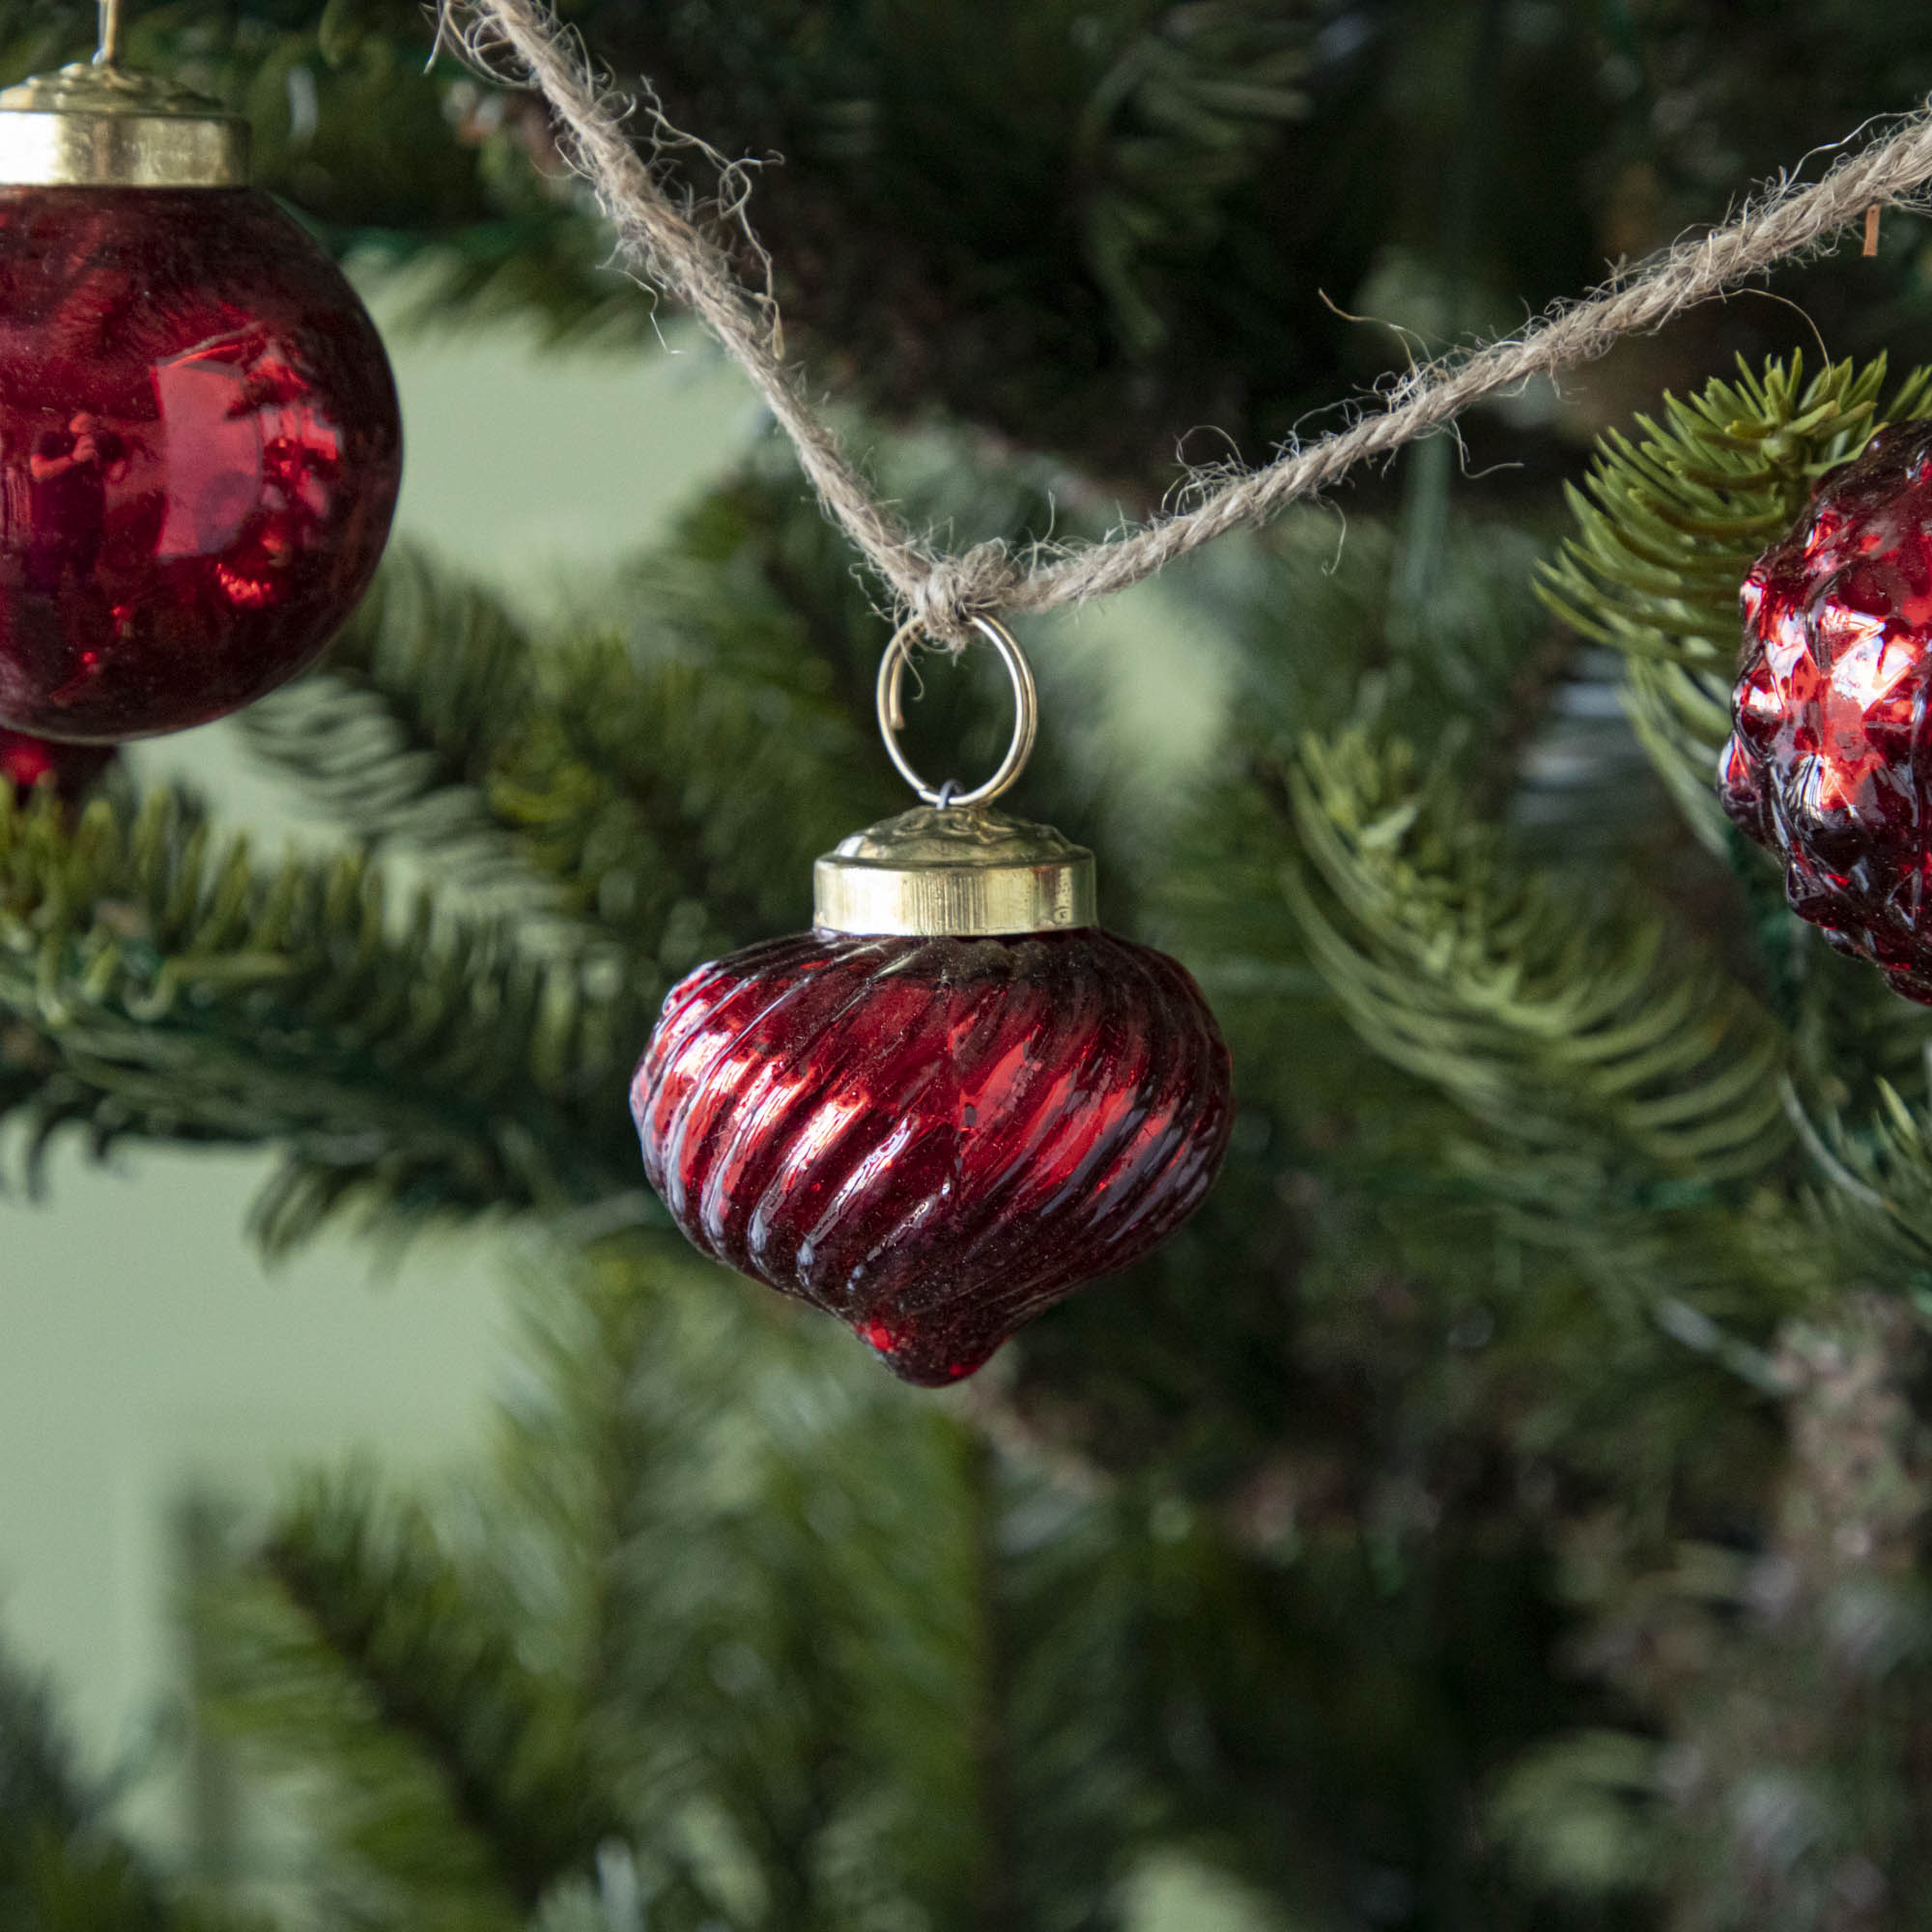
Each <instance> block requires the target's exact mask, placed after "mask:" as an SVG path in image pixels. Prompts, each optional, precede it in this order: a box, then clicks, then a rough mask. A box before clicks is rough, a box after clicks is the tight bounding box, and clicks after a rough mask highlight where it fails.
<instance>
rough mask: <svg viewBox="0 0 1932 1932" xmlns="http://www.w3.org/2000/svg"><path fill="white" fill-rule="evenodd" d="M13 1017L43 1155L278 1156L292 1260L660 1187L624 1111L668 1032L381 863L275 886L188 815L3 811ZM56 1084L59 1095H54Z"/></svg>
mask: <svg viewBox="0 0 1932 1932" xmlns="http://www.w3.org/2000/svg"><path fill="white" fill-rule="evenodd" d="M0 1009H4V1010H5V1011H6V1012H7V1013H8V1014H9V1015H10V1016H11V1019H12V1031H11V1032H10V1033H9V1034H8V1035H7V1036H6V1038H7V1040H8V1042H9V1044H8V1046H7V1049H6V1053H7V1060H8V1063H9V1064H10V1065H12V1066H13V1067H14V1069H16V1070H15V1071H14V1075H13V1077H12V1079H11V1080H10V1081H9V1082H8V1083H7V1092H8V1095H9V1097H12V1098H13V1099H14V1105H15V1110H16V1118H18V1119H19V1120H20V1121H21V1122H22V1123H23V1124H24V1126H25V1128H26V1130H27V1135H28V1141H29V1153H30V1172H34V1171H37V1167H38V1161H39V1158H40V1155H41V1154H42V1152H43V1150H44V1148H45V1146H46V1144H47V1142H48V1141H49V1139H50V1138H51V1137H52V1136H53V1135H54V1134H56V1133H57V1132H59V1131H60V1130H62V1129H63V1128H67V1127H75V1128H78V1129H81V1130H82V1131H84V1132H85V1133H86V1135H87V1137H88V1139H89V1141H90V1143H91V1145H92V1146H93V1148H94V1149H95V1151H97V1152H100V1151H105V1150H106V1149H108V1148H109V1147H111V1146H113V1145H114V1144H116V1143H117V1142H119V1141H122V1140H125V1139H128V1138H130V1137H134V1138H145V1139H163V1140H178V1141H221V1142H228V1143H231V1144H247V1143H256V1142H265V1143H269V1144H270V1145H276V1146H279V1147H280V1148H281V1149H282V1150H283V1152H284V1162H283V1166H282V1169H281V1172H280V1174H279V1176H278V1178H277V1179H276V1180H275V1181H274V1182H273V1184H272V1185H271V1187H270V1191H269V1193H268V1195H267V1196H266V1197H265V1198H264V1200H263V1202H262V1203H261V1204H260V1206H259V1208H258V1210H257V1216H256V1220H257V1228H258V1232H259V1233H260V1235H261V1236H262V1238H263V1239H264V1240H265V1242H266V1243H267V1244H268V1245H269V1246H270V1249H280V1248H284V1247H287V1246H288V1245H290V1244H291V1243H292V1242H294V1241H295V1240H297V1239H298V1238H300V1237H301V1236H303V1235H305V1234H306V1233H307V1232H309V1231H310V1230H311V1229H312V1228H313V1227H314V1226H315V1225H316V1224H317V1223H318V1222H319V1221H320V1220H322V1219H323V1218H324V1217H325V1216H326V1215H327V1214H328V1213H330V1212H331V1211H333V1210H335V1209H336V1208H340V1207H342V1206H344V1205H346V1204H348V1203H350V1202H352V1201H355V1202H359V1203H360V1204H361V1205H362V1206H363V1207H364V1208H365V1209H366V1210H367V1211H368V1212H369V1213H370V1214H371V1215H373V1216H380V1217H383V1218H386V1219H390V1220H393V1221H396V1222H398V1223H401V1224H409V1223H412V1222H415V1221H420V1220H421V1219H423V1218H425V1217H427V1216H431V1215H437V1214H464V1215H473V1214H477V1213H484V1212H491V1211H502V1210H506V1209H507V1210H510V1211H517V1210H520V1209H525V1208H532V1207H544V1208H551V1207H555V1206H558V1205H562V1204H566V1203H570V1202H583V1201H590V1200H596V1199H599V1198H602V1197H604V1196H607V1195H609V1194H611V1193H616V1192H620V1191H624V1190H626V1189H628V1188H630V1187H632V1186H633V1185H634V1179H633V1173H634V1170H633V1164H632V1163H633V1158H634V1156H633V1153H632V1151H631V1149H630V1146H629V1138H630V1137H629V1133H628V1127H627V1122H626V1121H625V1117H624V1107H623V1097H622V1096H623V1087H624V1081H625V1077H626V1074H627V1070H628V1063H629V1060H630V1057H631V1055H632V1053H633V1052H634V1051H635V1048H636V1043H637V1041H638V1040H639V1039H640V1038H641V1037H643V1034H644V1032H645V1031H646V1023H647V1014H646V1013H645V1012H643V1011H640V1010H639V1009H638V1007H637V1006H636V1004H635V1003H634V1002H633V1001H632V1000H631V998H630V997H629V995H628V992H627V991H626V990H625V989H624V988H622V987H618V988H616V989H614V990H613V991H609V992H602V993H600V992H597V991H596V990H594V989H593V988H592V986H591V985H590V984H589V983H588V981H587V980H586V979H585V977H584V975H583V974H582V973H581V972H578V971H576V970H575V969H572V968H570V967H568V966H554V965H553V966H545V965H541V964H536V963H532V962H531V961H529V960H528V959H527V958H526V957H525V956H524V955H522V954H521V953H520V952H518V950H517V948H516V947H515V945H514V943H513V941H512V936H511V934H510V933H509V931H508V930H507V929H506V928H505V927H503V926H502V925H500V924H496V923H473V922H461V921H457V920H451V919H445V918H443V917H441V916H440V914H439V912H438V910H437V907H436V904H435V901H434V898H433V897H432V896H431V895H429V894H428V893H424V894H422V895H418V897H417V899H416V901H415V904H414V906H413V908H412V912H411V916H410V918H409V921H408V923H407V924H403V923H392V922H391V921H390V919H389V918H388V915H387V911H386V900H385V895H384V882H383V879H382V875H381V874H380V873H379V872H377V871H375V870H373V869H372V868H371V867H369V866H368V864H367V863H366V862H365V861H364V860H362V859H360V858H358V857H356V856H355V855H345V856H342V857H339V858H336V859H334V860H331V861H327V862H316V861H304V860H301V859H297V858H291V859H289V860H286V861H285V862H284V863H283V864H282V865H281V866H280V867H278V868H276V869H275V870H274V871H272V872H263V871H258V870H256V869H255V868H254V867H253V866H252V865H251V864H250V861H249V856H248V852H247V848H246V844H245V841H241V840H238V841H236V842H234V843H233V844H231V845H229V846H227V847H226V848H223V849H220V850H216V849H214V848H213V840H212V838H211V837H210V835H209V833H208V832H207V830H206V828H205V827H204V826H202V825H200V824H198V823H196V822H195V820H194V818H193V816H192V814H190V813H185V812H184V811H183V810H180V809H179V807H178V805H177V803H176V801H175V800H174V799H173V798H172V797H171V795H169V794H167V793H165V792H162V793H156V794H154V795H151V796H150V797H149V798H148V799H147V800H146V801H145V803H144V804H143V805H142V806H141V807H140V808H139V810H138V811H131V810H128V809H125V808H122V807H119V806H117V805H115V804H112V803H110V802H108V801H105V800H101V801H97V802H96V803H95V804H94V805H93V806H91V807H90V808H89V809H88V811H87V812H86V814H85V815H84V816H83V818H82V819H81V821H80V823H79V825H78V826H77V828H75V829H74V830H73V831H71V832H69V831H68V830H67V829H66V827H65V826H64V824H63V822H62V819H61V816H60V814H59V812H58V810H56V809H55V807H54V806H53V803H52V801H51V800H49V799H39V800H36V801H35V802H34V803H33V804H32V805H30V806H27V807H24V808H22V807H19V806H16V805H14V803H13V802H12V801H10V800H4V799H0ZM30 1071H31V1073H32V1074H34V1075H35V1076H36V1079H35V1082H34V1084H32V1085H31V1086H30V1085H29V1083H28V1079H27V1075H28V1073H29V1072H30Z"/></svg>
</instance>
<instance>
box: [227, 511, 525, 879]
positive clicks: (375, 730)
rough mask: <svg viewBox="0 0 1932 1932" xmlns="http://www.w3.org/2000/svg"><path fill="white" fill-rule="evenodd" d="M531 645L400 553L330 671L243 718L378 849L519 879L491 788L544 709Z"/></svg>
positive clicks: (337, 645) (288, 768) (497, 610)
mask: <svg viewBox="0 0 1932 1932" xmlns="http://www.w3.org/2000/svg"><path fill="white" fill-rule="evenodd" d="M534 679H535V670H534V667H533V665H532V663H531V655H530V639H529V638H528V636H527V634H526V632H525V630H524V629H523V627H522V626H521V625H520V624H518V622H517V621H516V619H515V618H514V617H513V616H512V615H511V614H510V612H509V611H508V610H507V609H506V608H505V607H504V606H503V604H502V603H501V602H500V601H498V600H497V599H496V598H494V597H492V596H491V595H489V594H488V593H487V592H486V591H484V590H482V589H481V588H480V587H478V586H476V585H473V584H469V583H462V582H455V581H453V580H452V579H450V578H448V577H446V576H445V575H443V574H442V573H440V572H438V571H437V570H435V569H434V568H433V567H432V565H431V564H430V562H429V560H428V559H427V558H426V557H425V556H424V555H423V554H421V553H420V552H416V551H412V550H409V549H407V548H404V547H395V546H392V547H391V549H390V552H389V554H388V556H387V557H386V558H385V559H384V565H383V570H382V573H381V575H380V576H379V578H378V579H377V582H376V584H375V587H374V588H373V589H372V590H371V591H370V593H369V594H368V596H366V597H365V598H364V599H363V601H362V604H361V607H360V608H359V609H358V610H357V611H356V612H355V616H354V617H353V618H352V619H351V621H350V623H349V625H348V627H347V628H346V629H345V630H344V631H343V633H342V635H341V636H340V637H338V638H337V639H336V640H335V642H334V644H333V645H331V646H330V648H329V653H328V657H327V661H326V664H325V668H324V670H323V671H322V672H321V673H319V674H317V675H315V676H312V677H309V678H305V679H303V680H301V681H300V682H299V683H298V684H296V685H295V686H293V687H290V688H287V689H284V690H283V691H280V692H276V693H274V694H273V695H272V696H270V697H268V698H266V699H264V700H263V701H261V702H260V703H257V704H253V705H250V706H249V707H248V708H247V709H246V710H245V711H243V712H242V713H241V718H240V723H241V728H242V730H243V732H244V733H245V734H246V736H247V738H248V740H249V743H250V748H251V749H252V750H253V751H254V752H255V753H256V755H257V756H259V757H261V758H263V759H264V760H265V761H267V762H268V763H270V764H271V765H273V766H274V767H276V769H278V770H279V771H280V772H282V773H283V774H284V775H285V776H287V777H288V778H290V779H292V780H294V781H296V782H297V783H298V785H300V787H301V788H302V790H303V791H304V792H305V793H306V794H307V795H308V796H309V797H310V798H311V799H312V800H314V802H315V803H316V804H317V805H318V806H320V807H321V808H322V809H323V810H326V811H327V812H328V813H329V814H330V815H331V816H332V817H334V818H336V819H337V820H339V821H340V822H341V823H342V824H343V825H344V826H345V827H346V828H347V829H348V830H349V831H350V832H352V833H353V834H354V835H355V837H356V838H359V839H361V840H363V841H364V842H365V843H367V844H368V845H369V846H370V848H371V849H372V850H381V849H383V848H384V847H385V846H387V845H389V844H392V843H396V844H405V845H411V846H414V847H416V848H417V849H420V850H426V851H430V852H433V853H434V854H435V855H436V857H437V859H438V861H439V865H440V866H449V865H453V866H455V867H457V868H458V872H459V876H464V877H469V876H472V875H473V876H476V877H477V878H478V879H479V881H480V882H487V883H491V884H502V883H505V882H507V881H509V880H511V879H514V878H515V877H517V875H518V868H517V867H516V863H515V858H514V854H513V851H512V849H511V848H510V847H509V844H508V841H507V839H506V838H505V836H504V834H503V832H502V829H501V828H500V827H499V826H497V824H496V823H495V821H493V819H492V818H491V816H490V814H489V810H488V805H487V789H488V784H489V780H490V774H491V771H492V769H493V767H494V765H495V763H496V761H497V758H498V757H499V756H500V755H501V753H502V750H503V746H504V742H505V740H506V739H507V738H509V737H510V736H512V735H513V734H514V733H515V732H516V731H517V729H518V728H520V726H521V725H522V724H523V723H524V721H525V719H526V716H527V713H528V709H529V705H530V703H531V700H532V686H533V683H534Z"/></svg>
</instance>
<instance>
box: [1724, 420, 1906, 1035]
mask: <svg viewBox="0 0 1932 1932" xmlns="http://www.w3.org/2000/svg"><path fill="white" fill-rule="evenodd" d="M1743 601H1744V611H1745V653H1744V660H1743V665H1742V668H1741V669H1740V672H1739V676H1738V682H1737V687H1736V691H1735V693H1734V696H1733V699H1732V719H1733V730H1732V734H1731V737H1730V740H1729V742H1728V743H1726V745H1725V746H1724V750H1723V754H1722V757H1721V759H1720V761H1719V795H1720V797H1721V798H1722V800H1723V803H1724V808H1725V810H1727V811H1728V812H1729V813H1730V815H1731V817H1732V818H1733V819H1734V820H1735V821H1736V822H1737V824H1738V825H1739V826H1740V827H1741V828H1742V829H1743V830H1744V831H1745V832H1747V833H1748V834H1749V835H1750V837H1751V838H1755V839H1757V840H1758V841H1759V842H1760V843H1762V844H1765V845H1768V846H1770V847H1771V849H1772V850H1773V851H1775V852H1777V853H1779V854H1781V855H1782V857H1783V859H1784V862H1785V892H1786V895H1787V896H1788V897H1789V898H1790V901H1791V905H1792V908H1793V910H1794V911H1796V912H1797V913H1798V914H1799V915H1800V917H1802V918H1804V919H1806V920H1809V921H1810V922H1811V923H1813V924H1814V925H1817V926H1819V927H1821V928H1822V929H1823V931H1824V933H1825V936H1826V938H1827V939H1828V940H1829V941H1830V942H1831V944H1832V945H1833V946H1834V947H1836V948H1837V949H1838V950H1839V951H1840V952H1849V953H1853V954H1855V955H1857V956H1859V957H1861V958H1864V959H1869V960H1871V961H1872V962H1873V963H1874V964H1876V965H1877V966H1878V967H1879V968H1880V969H1881V970H1882V971H1883V972H1884V973H1885V975H1886V977H1887V979H1888V980H1889V981H1890V982H1891V984H1892V985H1893V986H1894V987H1895V988H1896V989H1897V990H1898V991H1899V992H1901V993H1903V994H1905V995H1906V997H1907V998H1909V999H1914V1000H1918V1001H1920V1002H1921V1003H1924V1004H1927V1005H1932V909H1928V905H1927V897H1928V885H1932V712H1929V711H1928V705H1927V698H1928V695H1932V423H1924V422H1916V423H1899V424H1894V425H1893V426H1892V427H1891V428H1889V429H1887V430H1883V431H1881V432H1880V433H1879V434H1878V435H1877V436H1876V437H1874V438H1873V439H1872V440H1871V442H1870V443H1869V444H1868V445H1867V446H1866V448H1865V449H1864V451H1863V452H1862V453H1861V455H1860V456H1859V457H1858V458H1857V459H1856V460H1855V461H1853V462H1851V463H1849V464H1846V465H1844V466H1842V467H1841V468H1839V469H1834V470H1833V471H1832V472H1831V473H1830V474H1829V475H1827V476H1826V477H1825V478H1824V479H1823V481H1822V482H1821V483H1820V484H1819V486H1818V489H1817V491H1816V493H1815V495H1814V496H1813V497H1812V499H1811V504H1810V507H1809V509H1808V510H1807V511H1806V513H1805V515H1804V519H1803V520H1802V521H1801V522H1800V523H1799V524H1798V526H1796V527H1795V528H1794V529H1793V530H1792V531H1791V532H1790V533H1789V534H1788V535H1787V536H1785V537H1784V538H1782V539H1781V540H1780V541H1779V542H1777V543H1776V544H1774V545H1773V546H1772V547H1771V549H1770V550H1768V551H1766V552H1765V554H1763V556H1761V557H1760V558H1759V559H1758V560H1757V562H1756V563H1755V564H1754V565H1753V566H1752V567H1751V571H1750V575H1749V576H1748V577H1747V579H1746V580H1745V584H1744V590H1743Z"/></svg>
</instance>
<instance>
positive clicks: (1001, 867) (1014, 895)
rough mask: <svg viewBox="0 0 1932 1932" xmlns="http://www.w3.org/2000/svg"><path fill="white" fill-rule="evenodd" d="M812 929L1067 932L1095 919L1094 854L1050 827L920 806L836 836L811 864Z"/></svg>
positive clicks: (963, 934) (972, 809) (932, 934)
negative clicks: (835, 843) (833, 843)
mask: <svg viewBox="0 0 1932 1932" xmlns="http://www.w3.org/2000/svg"><path fill="white" fill-rule="evenodd" d="M811 884H812V902H813V911H812V924H813V925H814V926H816V927H817V928H818V929H819V930H820V931H821V932H849V933H854V934H863V935H870V936H880V935H885V934H890V933H908V934H918V935H920V936H922V937H925V938H939V937H944V936H952V937H956V938H962V939H965V938H979V937H990V936H992V935H995V934H999V933H1017V932H1070V931H1072V929H1073V928H1074V927H1075V926H1081V925H1093V924H1094V923H1097V921H1098V918H1099V913H1098V908H1097V905H1096V901H1095V895H1094V855H1093V853H1091V852H1090V851H1088V850H1087V848H1086V847H1085V846H1084V845H1075V844H1074V843H1073V842H1072V841H1071V840H1070V839H1067V838H1062V837H1061V835H1060V834H1059V833H1058V832H1056V831H1054V829H1053V828H1052V827H1051V826H1050V825H1030V824H1028V823H1027V821H1026V820H1025V819H1023V818H1009V817H1008V816H1007V815H1006V813H1005V812H1001V811H987V810H983V809H982V808H980V807H977V806H957V805H952V806H943V807H940V806H924V805H923V806H920V807H918V808H916V809H915V810H911V811H902V812H900V813H899V815H898V816H897V817H896V818H888V819H885V820H883V821H882V822H881V823H879V824H877V825H871V826H867V829H866V830H865V831H864V832H855V833H854V834H853V835H852V837H851V838H846V839H841V840H840V841H839V843H838V846H837V847H835V849H834V850H832V851H830V852H828V853H827V854H826V855H825V857H824V858H822V859H820V860H819V861H818V863H817V864H816V865H815V866H814V867H812V874H811Z"/></svg>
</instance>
